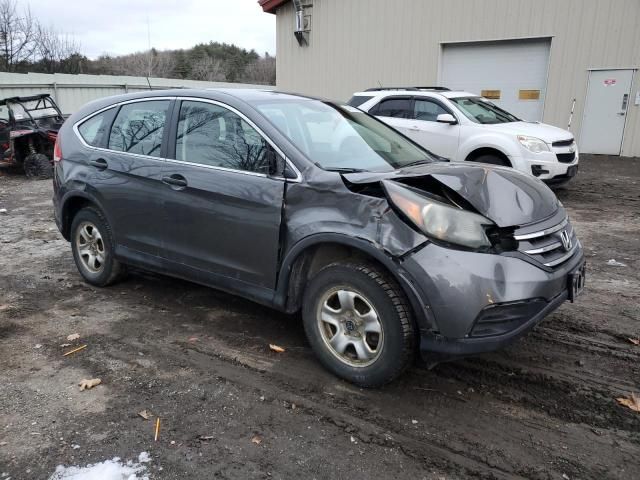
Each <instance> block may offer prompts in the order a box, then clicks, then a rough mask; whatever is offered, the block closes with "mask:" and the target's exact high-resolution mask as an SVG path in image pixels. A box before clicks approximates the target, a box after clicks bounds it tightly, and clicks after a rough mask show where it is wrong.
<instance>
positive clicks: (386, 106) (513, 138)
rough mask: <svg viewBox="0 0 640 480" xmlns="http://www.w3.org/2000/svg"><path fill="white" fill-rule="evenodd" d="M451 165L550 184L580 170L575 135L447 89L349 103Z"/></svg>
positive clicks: (368, 94) (381, 94)
mask: <svg viewBox="0 0 640 480" xmlns="http://www.w3.org/2000/svg"><path fill="white" fill-rule="evenodd" d="M349 104H350V105H351V106H353V107H357V108H359V109H361V110H363V111H365V112H368V113H370V114H371V115H375V116H376V117H379V118H380V120H382V121H384V122H385V123H387V124H389V125H391V126H393V127H394V128H396V129H397V130H400V131H401V132H402V133H403V134H405V135H406V136H408V137H409V138H411V139H413V140H414V141H415V142H417V143H419V144H420V145H422V146H423V147H425V148H426V149H428V150H430V151H432V152H434V153H435V154H437V155H440V156H442V157H446V158H449V159H451V160H453V161H465V160H466V161H472V162H483V163H491V164H494V165H504V166H510V167H513V168H515V169H517V170H520V171H522V172H526V173H530V174H533V175H534V176H536V177H538V178H539V179H541V180H544V181H545V182H548V183H553V184H561V183H565V182H567V181H569V180H570V179H571V178H573V177H574V176H575V175H576V173H577V172H578V147H577V146H576V143H575V141H574V138H573V134H572V133H571V132H569V131H567V130H563V129H561V128H557V127H552V126H551V125H545V124H543V123H539V122H527V121H524V120H521V119H519V118H517V117H516V116H515V115H512V114H511V113H509V112H507V111H505V110H503V109H502V108H500V107H498V106H497V105H495V104H494V103H492V102H490V101H489V100H487V99H486V98H484V97H480V96H478V95H474V94H472V93H468V92H460V91H450V90H449V89H446V88H444V87H403V88H373V89H370V90H367V91H365V92H359V93H356V94H354V96H353V97H352V98H351V100H350V101H349Z"/></svg>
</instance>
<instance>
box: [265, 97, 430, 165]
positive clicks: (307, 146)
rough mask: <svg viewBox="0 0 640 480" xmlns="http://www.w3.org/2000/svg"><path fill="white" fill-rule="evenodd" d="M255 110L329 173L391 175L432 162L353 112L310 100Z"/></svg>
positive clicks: (268, 104) (391, 132) (380, 125)
mask: <svg viewBox="0 0 640 480" xmlns="http://www.w3.org/2000/svg"><path fill="white" fill-rule="evenodd" d="M254 105H255V107H256V108H257V109H258V110H259V111H260V112H261V113H262V114H263V115H264V116H265V117H267V118H268V119H269V120H270V121H271V123H273V124H274V125H275V126H276V128H278V130H280V132H282V134H283V135H285V136H286V137H287V138H288V139H289V140H291V142H293V144H294V145H295V146H296V147H297V148H298V149H299V150H300V151H302V152H303V153H304V154H305V155H306V156H307V157H308V158H309V159H310V160H311V161H312V162H314V163H315V164H316V165H318V166H319V167H320V168H323V169H325V170H342V171H347V170H350V171H392V170H395V169H398V168H401V167H403V166H406V165H409V164H415V163H421V162H429V161H432V160H433V158H432V157H431V155H430V154H429V153H428V152H427V151H426V150H423V149H422V148H420V147H418V146H417V145H415V144H413V143H412V142H410V141H409V140H407V139H406V138H404V137H403V136H401V135H400V134H398V133H397V132H396V131H395V130H393V129H391V128H390V127H388V126H386V125H385V124H383V123H382V122H380V121H378V120H376V119H374V118H372V117H370V116H369V115H367V114H366V113H364V112H362V111H360V110H358V109H356V108H353V107H349V106H344V107H338V106H335V105H332V104H330V103H324V102H321V101H318V100H308V99H300V100H288V101H277V102H269V101H265V102H257V103H256V104H254Z"/></svg>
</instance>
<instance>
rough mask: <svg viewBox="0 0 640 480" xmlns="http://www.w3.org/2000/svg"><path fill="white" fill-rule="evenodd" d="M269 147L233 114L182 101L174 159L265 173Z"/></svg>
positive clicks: (214, 105)
mask: <svg viewBox="0 0 640 480" xmlns="http://www.w3.org/2000/svg"><path fill="white" fill-rule="evenodd" d="M269 148H270V146H269V144H268V143H267V141H266V140H265V139H264V138H263V137H262V135H260V133H258V132H257V131H256V129H255V128H253V127H252V126H251V125H249V124H248V123H247V122H246V121H245V120H244V119H243V118H242V117H240V116H239V115H238V114H236V113H235V112H232V111H231V110H229V109H227V108H224V107H222V106H220V105H216V104H212V103H205V102H196V101H183V102H182V105H181V107H180V116H179V120H178V131H177V138H176V160H181V161H183V162H190V163H197V164H200V165H207V166H212V167H222V168H229V169H232V170H242V171H247V172H258V173H267V172H268V164H267V161H266V156H265V154H266V152H267V150H268V149H269Z"/></svg>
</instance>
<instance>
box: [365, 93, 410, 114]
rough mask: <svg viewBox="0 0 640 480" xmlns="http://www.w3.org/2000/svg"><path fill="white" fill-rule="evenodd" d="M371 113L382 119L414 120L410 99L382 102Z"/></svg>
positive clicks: (400, 98) (393, 99)
mask: <svg viewBox="0 0 640 480" xmlns="http://www.w3.org/2000/svg"><path fill="white" fill-rule="evenodd" d="M370 113H373V114H374V115H378V116H380V117H394V118H413V108H412V107H411V98H410V97H396V98H388V99H386V100H383V101H381V102H380V103H379V104H378V106H377V107H376V108H375V109H374V110H373V111H372V112H370Z"/></svg>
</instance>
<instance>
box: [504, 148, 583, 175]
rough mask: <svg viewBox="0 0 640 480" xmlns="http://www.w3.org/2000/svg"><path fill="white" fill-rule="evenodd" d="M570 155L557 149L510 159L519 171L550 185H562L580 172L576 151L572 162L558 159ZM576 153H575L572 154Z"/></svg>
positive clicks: (563, 149) (564, 149)
mask: <svg viewBox="0 0 640 480" xmlns="http://www.w3.org/2000/svg"><path fill="white" fill-rule="evenodd" d="M569 153H570V150H569V149H566V148H555V149H554V150H553V151H551V152H542V153H530V152H527V153H526V154H523V155H522V156H512V157H509V160H510V161H511V163H512V165H513V166H514V167H515V168H517V169H518V170H520V171H522V172H526V173H530V174H532V175H534V176H536V177H538V178H539V179H540V180H542V181H544V182H548V183H562V182H566V181H568V180H570V179H571V178H573V177H574V176H575V175H576V173H577V171H578V163H579V161H580V155H579V153H578V151H577V150H575V157H574V159H573V160H572V161H570V162H561V161H559V160H558V158H563V157H562V155H567V154H569ZM571 153H574V152H571Z"/></svg>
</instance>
